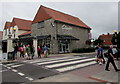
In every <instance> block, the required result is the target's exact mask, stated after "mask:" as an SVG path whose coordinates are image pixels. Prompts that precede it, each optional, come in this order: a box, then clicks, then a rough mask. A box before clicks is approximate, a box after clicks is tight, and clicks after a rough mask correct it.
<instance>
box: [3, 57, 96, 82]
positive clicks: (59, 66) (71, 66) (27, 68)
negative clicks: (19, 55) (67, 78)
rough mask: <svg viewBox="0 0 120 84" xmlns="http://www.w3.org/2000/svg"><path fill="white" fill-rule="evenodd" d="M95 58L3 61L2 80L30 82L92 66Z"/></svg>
mask: <svg viewBox="0 0 120 84" xmlns="http://www.w3.org/2000/svg"><path fill="white" fill-rule="evenodd" d="M94 60H95V58H94V57H93V56H92V55H91V56H90V55H89V56H68V57H59V58H57V57H56V58H42V59H34V60H24V61H15V62H11V63H4V64H3V65H2V66H3V68H2V71H1V73H2V77H3V78H2V81H3V82H18V83H22V82H31V81H34V80H37V79H43V78H46V77H50V76H53V75H57V74H60V73H66V72H70V71H74V70H77V69H81V68H84V67H87V66H94V65H95V64H96V62H95V61H94Z"/></svg>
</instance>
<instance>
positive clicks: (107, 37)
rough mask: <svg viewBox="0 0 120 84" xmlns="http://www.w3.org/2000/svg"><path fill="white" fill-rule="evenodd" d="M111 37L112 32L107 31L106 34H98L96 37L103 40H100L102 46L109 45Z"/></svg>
mask: <svg viewBox="0 0 120 84" xmlns="http://www.w3.org/2000/svg"><path fill="white" fill-rule="evenodd" d="M112 37H113V34H109V33H108V34H106V35H105V34H102V35H100V36H99V38H98V39H100V40H102V41H103V42H102V45H103V46H110V45H112Z"/></svg>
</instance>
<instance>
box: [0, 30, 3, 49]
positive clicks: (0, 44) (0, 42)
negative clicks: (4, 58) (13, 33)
mask: <svg viewBox="0 0 120 84" xmlns="http://www.w3.org/2000/svg"><path fill="white" fill-rule="evenodd" d="M2 37H3V32H2V31H0V49H1V48H2Z"/></svg>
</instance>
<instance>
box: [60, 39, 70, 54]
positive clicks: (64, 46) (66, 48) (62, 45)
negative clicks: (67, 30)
mask: <svg viewBox="0 0 120 84" xmlns="http://www.w3.org/2000/svg"><path fill="white" fill-rule="evenodd" d="M68 52H69V42H68V41H61V42H60V43H59V53H68Z"/></svg>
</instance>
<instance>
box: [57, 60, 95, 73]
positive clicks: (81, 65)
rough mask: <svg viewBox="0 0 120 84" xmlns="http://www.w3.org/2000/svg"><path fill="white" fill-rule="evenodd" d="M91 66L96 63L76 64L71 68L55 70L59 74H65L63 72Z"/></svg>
mask: <svg viewBox="0 0 120 84" xmlns="http://www.w3.org/2000/svg"><path fill="white" fill-rule="evenodd" d="M92 64H96V62H95V61H92V62H88V63H83V64H77V65H73V66H68V67H64V68H59V69H56V70H57V71H59V72H65V71H69V70H74V69H77V68H82V67H85V66H88V65H92Z"/></svg>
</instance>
